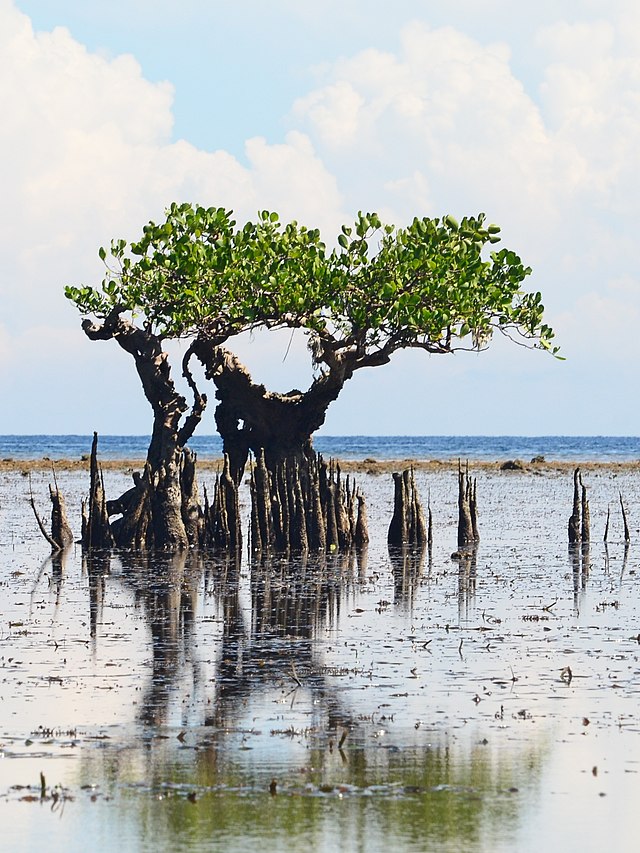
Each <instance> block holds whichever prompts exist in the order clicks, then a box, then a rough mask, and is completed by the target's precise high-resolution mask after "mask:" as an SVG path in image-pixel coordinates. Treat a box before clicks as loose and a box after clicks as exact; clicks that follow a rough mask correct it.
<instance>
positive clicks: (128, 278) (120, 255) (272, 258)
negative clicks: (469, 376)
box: [65, 204, 558, 369]
mask: <svg viewBox="0 0 640 853" xmlns="http://www.w3.org/2000/svg"><path fill="white" fill-rule="evenodd" d="M485 219H486V217H485V215H484V214H482V213H481V214H479V215H478V216H475V217H465V218H464V219H462V220H461V221H460V222H457V221H456V220H455V219H454V218H453V217H452V216H445V217H443V218H433V219H431V218H415V219H414V220H413V222H412V223H411V224H410V225H409V226H407V227H405V228H396V227H394V226H391V225H385V224H383V223H382V222H381V220H380V218H379V216H378V215H377V214H375V213H367V214H363V213H359V214H358V217H357V219H356V221H355V223H354V224H353V225H352V226H346V225H345V226H343V227H342V230H341V233H340V234H339V235H338V237H337V242H336V245H335V246H334V247H332V248H328V247H327V245H326V244H325V243H324V242H323V241H322V240H321V237H320V232H319V231H318V230H317V229H309V228H306V227H305V226H302V225H299V224H298V223H296V222H290V223H288V224H283V223H281V221H280V219H279V217H278V215H277V214H276V213H273V212H269V211H262V212H261V213H260V215H259V216H258V218H257V219H256V221H255V222H247V223H246V224H245V225H244V226H243V227H238V226H237V223H236V222H235V220H234V219H233V215H232V212H231V211H228V210H225V209H224V208H213V207H210V208H204V207H200V206H192V205H190V204H181V205H178V204H172V205H171V207H170V208H169V209H168V211H167V214H166V219H165V221H164V222H163V223H161V224H156V223H154V222H150V223H149V224H148V225H146V226H145V227H144V229H143V234H142V237H141V239H140V240H138V241H137V242H131V243H130V244H127V242H126V241H125V240H115V241H113V242H112V243H111V247H110V250H109V251H107V250H105V249H104V248H101V249H100V252H99V254H100V257H101V258H102V260H103V261H104V262H105V264H106V268H107V271H106V275H105V278H104V280H103V282H102V285H101V287H100V288H99V289H98V288H93V287H90V286H80V287H72V286H70V287H67V288H66V289H65V293H66V296H67V297H68V298H69V299H70V300H71V301H72V302H74V303H75V305H76V306H77V307H78V309H79V310H80V312H81V314H83V315H85V316H88V315H93V316H94V317H97V318H98V319H100V320H104V319H106V318H107V317H109V316H113V315H114V314H117V315H120V314H130V315H131V317H132V318H133V319H134V321H136V320H137V321H139V322H140V323H141V324H142V325H143V326H144V328H146V329H147V330H148V331H150V332H151V333H153V334H154V335H155V336H157V337H158V338H159V339H161V340H162V339H164V338H178V337H193V336H205V337H207V338H208V339H209V340H211V341H213V342H214V343H215V344H216V345H220V344H223V343H224V342H225V341H227V340H228V339H229V338H231V337H233V336H234V335H237V334H239V333H241V332H244V331H248V330H252V329H256V328H258V327H266V328H272V329H273V328H283V327H289V328H299V329H303V330H305V331H306V332H307V333H308V335H309V345H310V348H311V351H312V355H313V359H314V363H315V365H316V366H318V367H321V368H322V367H323V366H324V367H325V368H329V369H330V368H331V365H332V363H333V362H335V360H336V358H346V359H347V360H348V361H350V362H351V363H352V366H353V367H354V368H356V367H361V366H368V365H375V364H381V363H384V362H386V361H388V360H389V357H390V355H391V354H392V353H393V352H394V351H396V350H398V349H403V348H409V347H410V348H419V349H423V350H426V351H427V352H432V353H447V352H452V351H454V350H457V349H479V348H483V347H484V346H485V345H486V344H487V342H488V341H489V339H490V338H491V336H492V334H493V333H494V332H495V331H496V330H499V331H500V332H503V333H505V334H507V335H509V336H510V337H513V338H514V339H516V340H519V341H522V342H524V343H527V344H528V345H530V346H533V347H535V348H542V349H545V350H549V351H550V352H552V353H553V354H554V355H555V354H556V353H557V350H558V348H557V347H555V346H554V345H553V343H552V341H553V332H552V330H551V329H550V327H549V326H547V325H546V324H545V323H544V322H543V305H542V299H541V295H540V293H537V292H526V291H523V290H522V289H521V286H522V283H523V281H524V280H525V279H526V277H527V276H528V275H529V274H530V272H531V269H530V268H529V267H526V266H524V265H523V263H522V261H521V260H520V258H519V257H518V255H517V254H516V253H515V252H513V251H511V250H509V249H506V248H500V249H498V248H497V247H496V248H494V244H497V243H498V242H499V240H500V237H499V232H500V229H499V227H498V226H496V225H490V224H489V225H487V224H485Z"/></svg>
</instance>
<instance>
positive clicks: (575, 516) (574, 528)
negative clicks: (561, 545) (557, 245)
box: [569, 468, 582, 545]
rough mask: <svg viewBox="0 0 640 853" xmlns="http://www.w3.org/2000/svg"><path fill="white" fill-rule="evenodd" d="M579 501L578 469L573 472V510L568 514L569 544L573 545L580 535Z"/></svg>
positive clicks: (578, 540)
mask: <svg viewBox="0 0 640 853" xmlns="http://www.w3.org/2000/svg"><path fill="white" fill-rule="evenodd" d="M580 515H581V503H580V469H579V468H576V469H575V471H574V472H573V511H572V513H571V515H570V516H569V544H570V545H575V544H577V543H578V542H580V537H581V535H582V525H581V519H580Z"/></svg>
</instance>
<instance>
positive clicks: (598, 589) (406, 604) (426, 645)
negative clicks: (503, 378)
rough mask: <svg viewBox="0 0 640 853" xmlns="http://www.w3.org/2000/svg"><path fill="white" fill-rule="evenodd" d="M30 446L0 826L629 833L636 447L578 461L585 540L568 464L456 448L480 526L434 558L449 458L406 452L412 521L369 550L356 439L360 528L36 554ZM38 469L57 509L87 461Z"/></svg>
mask: <svg viewBox="0 0 640 853" xmlns="http://www.w3.org/2000/svg"><path fill="white" fill-rule="evenodd" d="M390 467H393V466H390ZM397 467H400V466H397ZM32 468H33V470H31V471H30V472H29V473H27V472H26V470H25V471H23V470H21V468H20V466H13V465H9V464H7V465H6V466H5V467H4V468H3V469H2V470H0V557H1V559H0V602H1V603H0V670H1V671H0V678H1V692H0V754H1V756H2V761H1V762H0V814H2V815H3V818H4V822H3V844H2V846H3V849H6V850H7V851H23V850H24V851H27V850H47V851H50V853H55V851H63V850H64V851H68V852H69V853H75V851H80V850H83V851H84V850H85V849H86V848H87V844H88V839H91V845H90V846H91V848H92V849H93V850H96V851H115V850H127V851H152V850H153V851H181V850H185V851H186V850H202V851H204V850H218V849H219V850H225V851H226V850H229V851H244V850H255V849H256V846H259V847H260V849H261V850H262V851H265V853H266V851H271V850H273V851H276V850H283V849H286V850H289V851H297V850H301V851H302V850H305V851H306V850H319V851H324V850H326V851H330V850H367V851H378V850H380V851H383V850H385V851H386V850H388V849H390V848H393V849H395V850H398V851H457V850H460V849H464V850H467V851H512V850H518V851H534V850H535V851H539V850H540V849H545V848H546V849H548V850H556V849H565V850H574V849H576V850H577V849H579V850H581V851H591V850H593V851H596V850H597V851H601V850H603V849H611V850H616V851H626V850H629V851H631V850H635V849H637V839H636V835H637V828H636V816H635V804H636V802H638V800H639V799H640V703H639V700H640V664H639V656H640V606H639V599H640V596H639V591H640V547H639V545H638V541H639V539H640V531H639V527H640V467H638V465H631V464H630V465H626V466H617V467H613V466H606V465H600V466H585V471H584V475H583V476H584V482H585V484H586V486H587V488H588V497H589V500H590V508H591V542H590V545H589V548H588V549H587V548H580V549H578V550H573V551H571V550H570V549H569V548H568V544H567V521H568V517H569V515H570V513H571V506H572V498H573V482H572V477H571V471H570V470H569V469H568V468H567V467H566V466H565V467H562V466H561V467H557V466H543V467H537V468H529V469H528V470H515V471H500V470H499V468H498V466H490V465H482V466H475V467H474V466H473V465H471V470H470V473H471V474H472V476H475V477H477V494H478V510H479V524H480V536H481V541H480V544H479V547H478V548H477V551H476V552H475V554H473V555H471V554H470V555H463V556H462V557H461V558H460V557H459V558H455V557H452V554H454V552H456V550H457V545H456V525H457V476H456V472H455V470H453V468H452V467H451V466H449V465H447V466H437V465H431V466H423V467H420V468H418V470H417V471H416V475H415V477H416V484H417V486H418V489H419V491H420V495H421V498H422V501H423V504H424V505H425V506H426V504H427V502H429V503H430V506H431V510H432V514H433V547H432V549H431V550H430V551H429V550H427V551H426V552H425V553H424V554H416V553H414V552H404V553H403V552H397V551H396V552H391V553H390V552H389V549H388V548H387V543H386V534H387V528H388V525H389V521H390V518H391V513H392V504H393V483H392V480H391V476H390V474H389V473H388V472H387V471H386V470H376V469H374V468H373V467H372V466H371V465H370V466H369V468H368V469H367V468H366V467H364V466H363V467H362V469H361V470H359V471H358V472H357V474H356V476H357V483H358V486H359V488H360V489H361V490H362V492H363V493H364V495H365V496H366V499H367V508H368V514H369V532H370V536H371V541H370V544H369V547H368V550H367V552H366V553H359V554H356V553H353V554H348V555H341V554H330V555H328V556H326V557H325V558H323V559H319V558H317V557H308V558H307V559H306V560H301V559H299V558H298V559H294V560H284V559H282V558H278V557H277V556H272V557H271V558H270V559H268V560H263V561H261V562H260V563H256V562H255V561H251V560H250V559H249V558H248V556H247V554H246V549H245V552H244V553H243V556H242V561H241V563H240V565H239V566H236V565H235V564H232V563H231V562H230V561H229V560H228V559H225V557H224V556H223V555H220V554H217V555H216V554H202V553H197V552H195V551H188V552H184V553H183V554H181V555H176V556H174V557H172V558H166V557H156V558H154V559H150V558H145V559H143V558H140V557H136V556H135V555H122V554H121V555H116V554H112V555H105V554H103V555H100V554H96V555H93V556H92V557H91V558H89V559H88V558H87V557H83V554H82V551H81V549H80V547H79V546H77V547H75V548H71V549H70V550H69V551H68V553H66V554H65V555H64V557H63V558H61V559H56V560H52V559H51V557H50V556H49V546H48V545H47V543H46V541H45V540H44V538H43V537H42V535H41V534H40V532H39V530H38V528H37V525H36V522H35V519H34V516H33V513H32V510H31V507H30V505H29V502H28V498H29V494H30V489H32V491H33V495H34V498H35V501H36V504H37V506H38V507H39V509H40V511H41V513H42V514H45V513H46V512H48V504H49V498H48V486H49V483H52V482H53V475H52V472H51V470H47V469H46V468H43V467H42V466H38V465H33V466H32ZM56 476H57V481H58V485H59V487H60V489H61V491H62V492H63V494H64V496H65V499H66V502H67V508H68V511H69V516H70V520H71V522H72V526H73V528H74V531H75V532H76V533H77V534H78V535H79V533H80V502H81V499H82V497H83V495H84V494H85V493H86V490H87V488H88V478H87V475H86V472H85V471H83V470H77V469H76V468H72V467H70V468H67V469H65V468H64V466H58V467H57V469H56ZM213 476H214V475H213V472H212V471H206V470H205V471H203V472H202V473H201V476H200V479H201V483H203V484H205V485H207V486H208V487H209V486H210V485H211V483H212V480H213ZM104 478H105V487H106V490H107V493H108V494H109V495H118V494H120V493H121V492H122V491H123V490H124V488H126V487H127V486H128V484H129V483H130V475H129V473H128V472H127V471H126V470H125V469H124V468H123V466H118V465H116V464H114V465H112V466H109V467H108V468H107V469H106V470H105V472H104ZM620 495H622V496H623V501H624V506H625V508H626V512H627V516H628V520H629V528H630V542H629V543H627V542H625V541H624V530H623V524H622V519H621V513H620ZM243 505H244V511H245V514H246V513H248V495H247V494H246V492H245V493H244V504H243ZM608 510H610V524H609V533H608V540H609V541H608V544H606V545H605V543H604V542H603V536H604V528H605V523H606V518H607V513H608Z"/></svg>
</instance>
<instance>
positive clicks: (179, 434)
mask: <svg viewBox="0 0 640 853" xmlns="http://www.w3.org/2000/svg"><path fill="white" fill-rule="evenodd" d="M82 328H83V330H84V332H85V334H86V335H87V337H88V338H90V339H91V340H111V339H115V340H116V341H117V342H118V344H119V345H120V346H121V347H122V349H124V350H125V351H126V352H128V353H129V354H130V355H131V356H132V357H133V359H134V362H135V365H136V370H137V371H138V376H139V377H140V381H141V382H142V387H143V390H144V393H145V396H146V398H147V400H148V401H149V403H150V404H151V408H152V409H153V430H152V435H151V442H150V444H149V449H148V451H147V461H146V465H145V469H144V472H143V473H142V475H140V476H138V477H136V478H134V486H133V489H131V490H130V491H129V492H127V493H125V495H123V496H121V498H120V499H119V500H118V501H112V502H110V503H109V510H110V512H112V513H115V512H122V519H120V520H119V521H118V522H117V523H116V524H114V525H113V529H114V535H115V539H116V544H117V545H119V546H120V547H137V548H157V549H179V548H183V547H186V546H188V545H189V544H195V542H194V541H193V540H194V539H197V537H198V536H199V535H200V531H201V529H202V524H200V523H199V521H198V517H199V513H198V511H197V510H196V509H195V508H194V505H193V504H194V482H195V480H194V478H195V472H194V471H193V467H192V465H191V464H190V460H189V459H187V460H185V458H184V454H183V449H184V446H185V443H186V442H187V440H188V439H189V438H190V437H191V435H192V434H193V431H194V430H195V428H196V426H197V424H198V423H199V422H200V419H201V417H202V413H203V411H204V408H205V405H206V397H205V396H204V395H200V394H199V393H198V390H197V388H196V386H195V383H194V382H193V378H192V377H191V374H190V373H189V372H188V365H187V363H186V361H185V362H184V363H183V370H184V372H185V375H186V377H187V380H188V381H189V384H190V386H191V388H192V390H193V392H194V404H193V407H192V409H191V412H190V414H189V416H188V417H187V418H186V419H185V421H184V424H182V426H181V420H182V416H183V415H184V413H185V412H187V410H188V405H187V402H186V400H185V398H184V397H183V396H182V395H180V394H178V392H177V391H176V388H175V385H174V382H173V379H172V378H171V370H170V367H169V361H168V357H167V353H166V352H164V351H163V349H162V339H161V338H160V337H159V336H157V335H155V334H153V333H152V332H151V331H150V330H149V329H148V328H142V329H141V328H138V327H137V326H135V325H134V324H133V323H131V322H130V321H129V320H126V319H125V318H123V317H122V316H120V309H118V308H115V309H114V311H113V312H112V314H111V315H110V316H109V317H107V318H106V319H105V321H104V322H103V323H101V324H99V323H92V322H91V321H90V320H85V321H84V322H83V324H82Z"/></svg>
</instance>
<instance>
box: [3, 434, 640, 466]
mask: <svg viewBox="0 0 640 853" xmlns="http://www.w3.org/2000/svg"><path fill="white" fill-rule="evenodd" d="M91 441H92V437H91V436H89V435H0V459H41V458H43V457H47V458H49V459H80V458H81V457H82V456H83V455H86V454H88V453H89V452H90V451H91ZM148 444H149V437H148V436H144V435H103V436H100V439H99V455H100V457H101V458H103V459H142V458H144V456H145V454H146V450H147V446H148ZM189 446H190V447H192V448H193V450H195V451H196V452H197V453H198V455H199V456H200V457H201V458H217V457H219V456H220V455H221V451H222V442H221V440H220V438H219V437H218V436H216V435H209V436H207V435H205V436H195V437H194V438H193V439H192V440H191V441H190V442H189ZM314 446H315V448H316V449H317V450H318V451H319V452H320V453H322V454H323V455H324V456H325V457H335V458H339V459H376V460H380V461H383V460H386V459H419V460H428V459H457V458H461V459H469V460H473V459H477V460H490V461H494V460H495V461H500V460H506V459H522V460H523V461H529V460H531V459H532V458H533V457H534V456H544V457H545V459H547V460H548V461H552V460H564V461H581V462H586V461H603V462H605V461H610V462H625V461H640V437H638V436H601V435H597V436H567V435H544V436H515V435H498V436H486V435H462V436H451V435H417V436H416V435H410V436H406V435H405V436H403V435H377V436H370V435H343V436H329V435H321V436H316V437H315V439H314Z"/></svg>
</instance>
